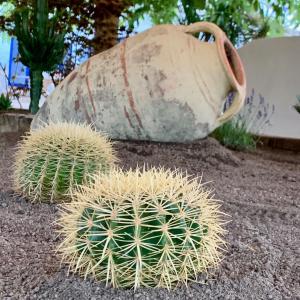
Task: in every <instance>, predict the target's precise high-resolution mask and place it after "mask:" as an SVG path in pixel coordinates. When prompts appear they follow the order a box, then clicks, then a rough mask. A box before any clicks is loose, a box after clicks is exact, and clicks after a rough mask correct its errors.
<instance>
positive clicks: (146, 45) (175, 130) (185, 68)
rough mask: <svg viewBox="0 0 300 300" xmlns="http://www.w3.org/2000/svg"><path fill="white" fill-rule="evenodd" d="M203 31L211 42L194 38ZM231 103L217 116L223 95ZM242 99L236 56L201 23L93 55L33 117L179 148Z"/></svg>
mask: <svg viewBox="0 0 300 300" xmlns="http://www.w3.org/2000/svg"><path fill="white" fill-rule="evenodd" d="M198 32H208V33H211V34H212V35H213V36H214V42H212V43H208V42H204V41H201V40H199V39H197V38H196V37H195V34H196V33H198ZM230 92H232V93H233V94H234V98H233V102H232V104H231V106H230V107H229V109H228V110H226V111H225V112H224V113H223V107H224V101H225V99H226V97H227V96H228V94H229V93H230ZM244 98H245V75H244V70H243V66H242V63H241V61H240V59H239V56H238V54H237V52H236V50H235V49H234V47H233V46H232V44H231V43H230V41H229V40H228V39H227V37H226V36H225V34H224V33H223V31H221V29H219V28H218V27H217V26H216V25H214V24H212V23H207V22H200V23H195V24H191V25H189V26H175V25H159V26H155V27H153V28H151V29H149V30H147V31H145V32H143V33H140V34H137V35H136V36H133V37H130V38H128V39H126V40H124V41H123V42H121V43H119V44H118V45H116V46H115V47H113V48H111V49H109V50H107V51H105V52H102V53H100V54H98V55H95V56H93V57H91V58H90V59H88V60H87V61H86V62H85V63H83V64H82V65H81V66H79V68H77V69H76V70H74V71H73V72H72V73H70V74H69V75H68V76H67V77H66V78H65V79H64V80H63V81H62V82H61V83H60V85H59V86H58V87H57V88H56V89H55V90H54V92H53V93H52V94H51V95H50V96H49V97H48V98H47V100H46V102H45V103H44V105H43V107H42V108H41V110H40V111H39V112H38V114H37V115H36V116H35V118H34V120H33V123H32V128H37V127H39V124H40V122H39V121H40V120H41V121H43V122H49V121H54V122H56V121H73V122H74V121H76V122H88V123H93V124H94V126H95V127H96V128H97V129H98V130H102V131H104V132H106V133H107V134H108V135H109V136H110V137H111V138H113V139H131V140H152V141H161V142H186V141H192V140H195V139H199V138H203V137H206V136H207V135H208V134H209V133H210V132H211V131H213V130H214V129H215V128H216V127H217V126H219V125H221V124H222V123H223V122H225V121H227V120H228V119H230V118H231V117H232V116H233V115H234V114H236V113H237V112H238V111H239V109H240V108H241V106H242V105H243V102H244Z"/></svg>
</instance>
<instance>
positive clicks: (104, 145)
mask: <svg viewBox="0 0 300 300" xmlns="http://www.w3.org/2000/svg"><path fill="white" fill-rule="evenodd" d="M114 161H115V156H114V154H113V150H112V147H111V144H110V143H109V141H108V140H107V139H106V138H105V137H103V136H101V135H100V134H99V133H97V132H95V131H93V130H92V129H91V128H90V127H89V126H85V125H76V124H67V123H62V124H51V125H49V126H46V127H44V128H42V129H40V130H38V131H34V132H32V133H30V135H28V136H27V137H26V138H25V139H24V140H23V141H22V142H21V143H20V144H19V149H18V151H17V153H16V166H15V170H16V171H15V176H14V180H15V187H16V190H17V191H19V192H21V194H23V195H25V196H26V197H28V198H29V199H31V200H32V201H42V202H55V201H68V200H70V195H69V194H70V192H71V190H72V188H73V187H74V186H75V185H77V184H83V183H87V182H88V181H89V177H90V175H93V174H95V173H97V172H100V173H106V172H107V171H108V170H109V169H110V168H111V167H112V166H113V164H114Z"/></svg>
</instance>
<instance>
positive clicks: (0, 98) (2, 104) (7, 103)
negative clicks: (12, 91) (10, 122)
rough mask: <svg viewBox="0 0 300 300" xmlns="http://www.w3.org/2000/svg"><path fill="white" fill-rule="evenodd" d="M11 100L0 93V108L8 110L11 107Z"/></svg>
mask: <svg viewBox="0 0 300 300" xmlns="http://www.w3.org/2000/svg"><path fill="white" fill-rule="evenodd" d="M11 105H12V103H11V100H10V99H9V97H8V95H4V94H1V95H0V110H8V109H10V108H11Z"/></svg>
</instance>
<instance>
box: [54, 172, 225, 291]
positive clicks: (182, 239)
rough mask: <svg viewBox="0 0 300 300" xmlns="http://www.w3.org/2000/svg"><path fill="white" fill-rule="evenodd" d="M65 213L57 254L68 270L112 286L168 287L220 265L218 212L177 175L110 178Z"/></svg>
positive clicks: (196, 188) (81, 195)
mask: <svg viewBox="0 0 300 300" xmlns="http://www.w3.org/2000/svg"><path fill="white" fill-rule="evenodd" d="M73 197H74V199H73V201H72V202H71V203H70V204H68V205H66V206H64V208H65V210H64V212H63V213H62V216H61V218H60V222H59V223H60V224H61V226H62V230H61V231H62V233H63V234H64V235H65V237H66V239H65V241H64V242H63V243H62V245H61V247H60V251H61V252H62V253H63V259H64V261H66V262H67V263H69V264H70V266H71V270H73V271H79V272H81V273H83V274H84V275H85V276H87V274H89V273H92V274H94V276H95V277H96V278H97V279H99V280H104V281H106V283H107V284H109V283H111V284H112V285H113V286H114V287H134V288H137V287H140V286H146V287H166V288H168V289H170V288H171V287H173V286H174V285H175V284H177V283H179V282H184V283H187V282H188V280H194V279H196V278H197V275H198V273H199V272H201V271H205V270H206V269H207V268H208V267H211V266H213V265H215V264H216V263H217V262H218V261H219V247H220V245H221V244H222V243H223V241H222V239H221V237H220V236H221V235H222V234H223V229H222V228H221V221H220V214H219V211H218V207H219V206H218V205H217V204H216V203H215V201H214V200H212V199H210V197H209V192H206V191H204V190H203V188H202V186H201V185H200V184H199V183H197V182H196V180H190V179H187V178H186V177H184V176H182V175H181V174H179V173H172V172H170V171H163V170H155V169H152V170H149V171H147V172H144V173H140V172H139V171H138V170H137V171H130V172H128V173H123V172H122V171H121V172H116V171H112V172H110V173H109V174H108V175H107V176H104V177H103V176H102V177H101V178H100V177H97V176H96V177H95V178H94V182H93V184H92V186H90V187H82V188H81V189H80V191H78V192H76V193H75V194H74V195H73Z"/></svg>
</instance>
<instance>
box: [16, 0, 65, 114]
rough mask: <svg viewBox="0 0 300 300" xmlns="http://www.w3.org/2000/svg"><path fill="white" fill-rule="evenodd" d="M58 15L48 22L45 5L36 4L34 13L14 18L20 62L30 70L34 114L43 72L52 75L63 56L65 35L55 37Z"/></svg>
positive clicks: (40, 0)
mask: <svg viewBox="0 0 300 300" xmlns="http://www.w3.org/2000/svg"><path fill="white" fill-rule="evenodd" d="M56 20H57V15H54V16H53V17H52V18H51V19H49V11H48V1H47V0H35V5H34V8H33V11H30V10H28V9H23V10H22V11H21V12H18V13H16V14H15V25H16V28H15V31H16V36H17V39H18V45H19V53H20V60H21V62H22V63H23V64H24V65H26V66H28V67H29V68H30V85H31V88H30V98H31V102H30V106H29V109H30V111H31V112H32V113H33V114H35V113H36V112H37V111H38V109H39V100H40V96H41V93H42V86H43V75H42V73H43V71H52V70H54V69H55V68H56V66H57V64H58V63H59V62H61V61H62V59H63V56H64V49H65V48H64V33H61V34H56V33H55V27H56V22H57V21H56Z"/></svg>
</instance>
